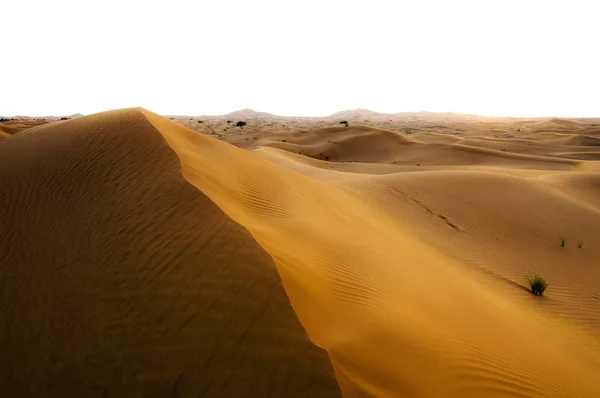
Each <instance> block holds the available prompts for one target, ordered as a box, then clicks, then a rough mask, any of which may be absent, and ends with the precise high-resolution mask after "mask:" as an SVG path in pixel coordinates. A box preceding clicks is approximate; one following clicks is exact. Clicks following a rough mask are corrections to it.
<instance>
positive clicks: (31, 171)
mask: <svg viewBox="0 0 600 398" xmlns="http://www.w3.org/2000/svg"><path fill="white" fill-rule="evenodd" d="M0 242H1V244H0V247H1V250H0V363H1V364H2V366H1V370H0V392H1V393H0V395H2V396H3V397H66V396H74V397H133V396H135V397H138V396H140V397H141V396H145V397H150V396H152V397H165V396H169V397H175V396H181V397H183V396H185V397H192V396H194V397H197V396H202V397H250V396H252V397H293V396H295V397H306V396H307V395H310V396H318V397H335V396H340V391H339V387H338V385H337V382H336V380H335V378H334V376H333V371H332V368H331V364H330V363H329V360H328V358H327V355H326V353H325V352H324V351H322V350H321V349H319V348H317V347H316V346H314V345H313V344H312V343H311V342H310V341H309V339H308V337H307V335H306V332H305V331H304V329H303V328H302V326H301V325H300V323H299V322H298V319H297V317H296V315H295V314H294V312H293V310H292V307H291V306H290V303H289V300H288V297H287V295H286V293H285V291H284V289H283V287H282V285H281V281H280V278H279V275H278V274H277V271H276V269H275V267H274V264H273V262H272V260H271V258H270V257H269V256H268V255H267V254H266V253H265V252H264V250H263V249H262V248H261V247H260V246H259V245H258V244H257V243H256V242H255V241H254V240H253V239H252V237H251V236H250V235H249V234H248V232H247V231H246V230H245V229H243V228H242V227H241V226H239V225H238V224H236V223H235V222H233V221H232V220H231V219H230V218H229V217H227V216H226V215H225V214H223V212H222V211H221V210H220V209H219V208H217V207H216V206H215V205H214V204H213V203H212V202H211V201H210V200H209V199H208V198H207V197H206V196H204V195H203V194H202V193H201V192H200V191H198V190H197V189H196V188H194V187H193V186H191V185H190V184H189V183H188V182H187V181H185V180H184V179H183V177H182V175H181V170H180V165H179V160H178V159H177V157H176V155H175V153H173V151H172V150H171V149H170V148H169V147H168V146H167V144H166V143H165V141H164V140H163V138H162V137H161V135H160V134H158V133H157V132H156V130H155V129H154V128H153V127H152V125H150V123H149V122H148V121H147V120H146V118H145V117H144V116H143V115H142V114H141V113H140V112H139V111H138V110H125V111H114V112H108V113H103V114H98V115H93V116H89V117H82V118H79V119H76V120H71V121H67V122H59V123H54V124H51V125H48V126H42V127H39V128H37V129H35V130H30V131H26V132H22V133H20V134H17V135H15V136H13V137H11V138H9V139H6V140H3V141H2V142H1V143H0ZM307 392H310V393H308V394H307Z"/></svg>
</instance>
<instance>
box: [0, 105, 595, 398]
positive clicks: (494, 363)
mask: <svg viewBox="0 0 600 398" xmlns="http://www.w3.org/2000/svg"><path fill="white" fill-rule="evenodd" d="M260 123H261V122H260V121H259V122H257V124H256V126H249V128H245V129H243V130H242V129H240V130H233V132H231V135H230V136H226V135H225V134H221V133H219V134H215V126H218V125H217V124H215V125H214V126H210V129H209V131H203V133H198V132H194V131H192V130H190V129H188V128H186V127H184V126H182V125H180V124H178V123H176V122H175V121H172V120H169V119H166V118H163V117H161V116H158V115H156V114H154V113H152V112H149V111H147V110H143V109H129V110H122V111H113V112H108V113H103V114H98V115H92V116H88V117H82V118H79V119H77V120H72V121H68V122H62V123H56V124H51V125H48V126H42V127H39V128H36V129H33V130H30V131H26V132H23V133H21V134H18V135H16V136H14V137H11V138H9V139H4V140H2V142H1V143H0V151H2V153H3V154H7V156H1V157H0V186H1V187H2V190H1V191H0V204H2V206H0V220H3V223H2V224H0V236H2V237H4V242H5V243H6V244H5V245H4V246H5V247H7V248H8V250H7V251H6V252H5V253H2V256H3V257H0V264H2V266H1V267H0V281H1V282H2V286H3V287H4V289H3V290H2V294H3V296H2V306H3V307H2V311H1V312H0V326H2V325H7V326H5V327H0V332H1V333H3V334H2V335H0V342H1V343H0V344H2V346H0V352H1V353H2V354H0V355H1V358H2V362H3V363H10V364H11V365H10V366H9V367H8V368H5V369H3V372H2V373H1V375H2V378H0V383H1V384H0V385H1V386H2V387H3V389H4V390H7V391H9V392H10V393H12V395H15V396H23V395H26V393H28V392H29V393H31V392H32V391H33V393H32V394H34V395H35V394H36V393H38V395H39V394H40V393H41V392H42V391H45V392H47V393H48V395H66V394H68V393H71V394H72V393H73V392H75V393H77V395H80V396H86V395H88V396H94V394H95V395H102V394H104V395H109V396H110V395H134V394H139V395H144V394H146V395H158V396H178V395H179V396H198V395H201V394H205V395H207V396H277V397H288V396H336V395H339V394H340V392H341V393H342V394H343V396H345V397H373V396H375V397H403V396H407V397H446V396H448V397H490V396H522V397H540V396H544V397H598V396H600V383H599V382H598V380H597V374H600V310H599V308H600V301H598V300H600V298H599V297H600V288H599V286H600V272H599V270H598V267H597V265H598V264H599V263H600V262H599V260H600V254H599V252H598V250H597V249H596V248H597V247H598V245H597V239H598V237H599V236H600V227H599V226H600V208H599V207H598V203H600V179H599V178H598V177H599V175H600V174H598V173H599V171H600V167H598V166H597V164H596V163H595V162H593V161H586V160H577V159H576V158H561V157H558V156H554V155H553V154H555V153H558V152H561V151H563V150H565V149H564V147H566V145H562V144H561V145H556V146H554V147H553V146H552V145H551V144H548V143H539V142H538V143H536V144H532V145H527V139H526V138H524V137H527V136H528V134H530V133H527V132H523V134H522V135H523V136H524V137H520V136H519V133H521V132H520V131H518V129H520V127H514V126H513V125H510V126H508V127H506V126H504V127H496V126H493V127H492V129H499V130H498V131H502V132H503V133H502V134H506V135H507V137H503V138H499V139H501V140H506V141H505V142H504V144H506V145H509V144H510V145H511V146H510V148H507V150H506V151H502V150H501V149H498V148H497V145H498V141H497V140H496V139H495V138H494V137H493V136H489V135H488V136H486V135H485V134H484V133H482V131H488V130H489V129H490V127H489V126H484V127H483V128H480V126H479V125H474V126H473V127H472V131H471V130H469V131H465V129H466V127H465V126H464V125H461V127H458V126H456V125H448V126H446V125H440V126H439V127H438V126H437V125H436V126H434V127H423V126H421V125H419V126H421V127H418V128H420V129H423V132H422V133H418V134H415V135H414V136H411V134H403V133H400V132H398V131H391V130H388V129H383V128H376V127H369V126H350V127H338V126H335V127H333V126H331V124H330V125H329V127H327V126H321V125H320V124H319V123H321V122H315V123H316V124H315V128H309V129H283V130H282V129H280V128H279V127H274V128H272V129H271V130H269V129H270V127H269V126H267V125H264V124H260ZM419 123H421V122H419ZM552 123H553V124H555V125H561V126H563V127H564V128H567V127H565V126H567V125H566V124H564V123H559V122H557V121H552ZM195 124H198V123H195ZM576 127H577V128H578V129H579V127H578V126H576ZM225 128H227V127H225ZM414 128H417V127H414ZM544 128H546V127H544ZM211 129H212V130H211ZM425 129H426V130H425ZM262 130H267V131H266V132H263V133H261V131H262ZM447 130H452V131H451V132H450V133H452V134H455V133H460V134H456V136H458V137H459V138H458V139H455V135H452V137H453V138H452V139H446V136H445V134H449V132H447ZM583 130H585V131H586V134H588V133H587V128H586V127H585V126H584V127H583ZM419 131H421V130H419ZM578 131H579V130H578ZM214 137H217V138H221V139H222V140H228V141H234V142H239V143H242V144H243V143H244V142H250V140H249V139H250V138H252V144H248V147H249V148H250V149H253V150H252V151H247V150H243V149H240V148H236V147H235V146H232V145H230V144H228V143H226V142H222V141H221V140H219V139H217V138H214ZM413 137H414V138H413ZM492 138H494V139H492ZM284 140H285V142H284ZM511 140H512V141H511ZM571 148H575V149H572V150H571V151H572V152H573V153H575V154H580V153H584V152H583V151H582V152H579V149H577V148H578V146H571ZM565 151H566V150H565ZM586 151H587V153H591V154H595V153H596V152H595V151H594V150H593V148H592V149H590V147H587V149H586ZM573 156H575V155H573ZM561 237H562V238H564V239H566V242H567V244H566V246H565V247H561V245H560V238H561ZM580 242H582V245H581V247H578V244H579V243H580ZM530 272H539V273H541V274H543V275H544V276H545V277H546V278H547V279H548V281H549V283H550V288H549V290H548V292H547V293H546V295H545V296H542V297H534V296H533V295H531V294H530V293H529V292H528V291H527V290H526V286H525V275H526V273H530ZM288 298H289V301H288ZM8 325H9V326H8ZM309 339H310V340H309ZM21 347H27V348H26V349H22V348H21ZM318 347H320V348H318ZM321 348H322V349H323V350H324V351H323V350H321ZM334 375H335V378H334V377H333V376H334ZM338 385H339V387H338ZM340 390H341V391H340Z"/></svg>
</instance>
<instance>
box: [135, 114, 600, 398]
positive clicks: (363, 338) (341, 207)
mask: <svg viewBox="0 0 600 398" xmlns="http://www.w3.org/2000/svg"><path fill="white" fill-rule="evenodd" d="M141 112H142V113H143V114H144V115H145V117H146V118H147V119H148V120H149V121H150V122H151V123H152V124H153V125H154V126H155V128H156V129H157V131H158V132H160V133H161V134H162V135H163V137H164V138H165V140H166V141H167V143H168V144H169V146H170V147H171V148H172V149H173V150H174V151H175V152H176V153H177V155H178V157H179V159H180V161H181V166H182V173H183V175H184V177H185V178H186V179H187V180H188V181H189V182H190V183H191V184H193V185H194V186H196V187H197V188H198V189H199V190H200V191H202V192H203V193H204V194H205V195H207V196H208V197H209V198H210V199H211V200H212V201H214V203H216V204H217V205H218V206H219V207H220V208H221V209H222V210H223V211H224V212H225V213H226V214H228V215H229V216H230V217H231V218H232V219H234V220H235V221H236V222H238V223H240V224H241V225H243V226H244V227H245V228H247V229H248V231H249V232H250V233H251V234H252V236H253V237H254V238H255V239H256V240H257V241H258V243H259V244H260V245H261V246H262V247H263V248H264V249H265V250H266V251H267V252H268V253H269V254H270V255H271V256H272V258H273V259H274V260H275V263H276V265H277V267H278V271H279V273H280V275H281V277H282V281H283V284H284V286H285V288H286V291H287V293H288V295H289V297H290V299H291V303H292V306H293V307H294V310H295V311H296V313H297V315H298V317H299V319H300V321H301V322H302V324H303V326H304V327H305V328H306V330H307V331H308V333H309V336H310V337H311V339H312V340H313V341H314V342H315V343H316V344H317V345H319V346H321V347H323V348H324V349H326V350H327V352H328V353H329V355H330V357H331V361H332V363H333V365H334V370H335V372H336V376H337V379H338V381H339V382H340V385H341V387H342V391H343V392H344V395H345V396H348V397H354V396H378V397H397V396H429V397H439V396H461V397H481V396H503V395H518V396H528V397H529V396H530V397H533V396H556V397H596V396H599V395H600V384H599V383H597V381H596V376H595V375H597V374H599V373H600V359H599V356H598V351H597V341H596V340H595V339H594V338H593V337H592V336H590V335H588V334H587V333H586V332H584V331H583V330H579V329H578V328H577V327H575V326H572V327H571V326H569V325H566V326H564V327H565V328H568V329H569V330H570V331H571V332H572V334H570V335H568V336H567V335H565V334H564V330H563V329H562V328H561V329H559V328H556V327H555V326H556V321H555V320H553V319H550V318H548V317H545V316H544V315H543V314H542V313H539V312H536V311H534V310H533V309H530V308H522V307H519V306H518V305H516V304H515V303H514V302H511V301H510V300H508V299H506V298H504V297H502V296H501V295H499V294H497V293H496V292H495V291H494V290H489V289H487V288H486V287H485V285H484V284H482V283H480V282H479V281H478V280H476V279H473V278H472V277H471V276H470V275H469V274H467V273H465V272H463V271H461V268H460V267H458V266H456V264H455V262H454V261H453V260H451V259H450V258H449V257H447V256H445V255H443V254H441V253H440V252H438V251H437V250H435V249H433V248H432V247H431V246H429V245H427V244H425V243H423V242H422V241H420V240H419V239H417V238H416V237H414V236H413V235H411V233H410V230H409V229H408V228H403V227H402V225H398V224H397V223H395V222H392V221H390V220H389V219H388V218H387V217H386V214H385V213H384V212H382V211H381V210H380V209H378V208H373V207H369V206H366V205H365V203H363V202H362V201H361V200H360V199H359V198H357V197H355V196H353V195H352V193H351V192H352V191H351V190H350V191H349V190H346V189H342V188H336V187H335V186H333V185H331V184H326V183H324V182H322V181H317V180H314V179H311V178H309V177H307V176H304V175H302V174H300V173H297V172H295V171H292V170H288V169H285V168H282V167H279V166H277V165H276V164H274V163H272V162H269V161H267V160H265V159H262V158H260V157H258V156H256V154H253V153H249V152H245V151H243V150H240V149H238V148H235V147H232V146H230V145H228V144H225V143H222V142H220V141H218V140H216V139H212V138H210V137H206V136H203V135H200V134H197V133H195V132H193V131H191V130H189V129H186V128H185V127H182V126H180V125H178V124H177V123H175V122H172V121H170V120H168V119H165V118H162V117H160V116H158V115H155V114H153V113H151V112H149V111H146V110H142V111H141ZM349 181H352V180H349ZM574 335H575V336H577V339H576V340H573V339H572V337H573V336H574Z"/></svg>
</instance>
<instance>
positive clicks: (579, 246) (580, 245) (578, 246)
mask: <svg viewBox="0 0 600 398" xmlns="http://www.w3.org/2000/svg"><path fill="white" fill-rule="evenodd" d="M582 247H583V241H582V240H580V241H579V243H578V244H577V248H578V249H581V248H582Z"/></svg>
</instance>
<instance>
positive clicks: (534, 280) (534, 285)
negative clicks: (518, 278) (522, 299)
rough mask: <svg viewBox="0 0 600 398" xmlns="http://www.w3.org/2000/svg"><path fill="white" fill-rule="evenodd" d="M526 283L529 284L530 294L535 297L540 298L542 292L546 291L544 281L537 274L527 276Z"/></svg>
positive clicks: (546, 285)
mask: <svg viewBox="0 0 600 398" xmlns="http://www.w3.org/2000/svg"><path fill="white" fill-rule="evenodd" d="M527 282H529V287H530V288H531V293H533V294H535V295H536V296H541V295H542V294H544V290H546V288H547V287H548V283H547V282H546V280H545V279H544V278H543V277H541V276H540V275H537V274H535V275H530V276H528V277H527Z"/></svg>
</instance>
